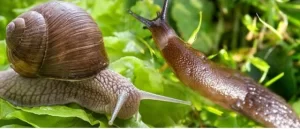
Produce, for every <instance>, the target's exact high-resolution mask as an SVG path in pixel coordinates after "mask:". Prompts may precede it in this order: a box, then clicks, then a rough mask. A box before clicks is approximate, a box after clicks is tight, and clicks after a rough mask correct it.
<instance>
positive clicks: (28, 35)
mask: <svg viewBox="0 0 300 129" xmlns="http://www.w3.org/2000/svg"><path fill="white" fill-rule="evenodd" d="M6 41H7V53H8V59H9V61H10V63H11V67H12V69H13V70H12V69H10V70H6V71H2V72H0V98H2V99H5V100H7V101H8V102H11V103H12V104H14V105H16V106H26V107H33V106H45V105H62V104H67V103H77V104H79V105H81V106H82V107H85V108H87V109H89V110H91V111H94V112H97V113H105V114H110V115H111V118H110V120H109V124H110V125H112V124H113V121H114V120H115V118H116V117H119V118H122V119H127V118H130V117H132V116H133V115H134V114H136V113H137V112H138V107H139V104H140V101H141V100H143V99H152V100H160V101H167V102H174V103H181V104H187V105H190V103H189V102H186V101H182V100H177V99H173V98H169V97H165V96H160V95H156V94H152V93H148V92H145V91H141V90H139V89H137V88H135V87H134V85H133V84H132V83H131V82H130V81H129V80H128V79H126V78H125V77H123V76H121V75H120V74H118V73H115V72H113V71H112V70H109V69H108V65H109V63H108V62H109V61H108V58H107V54H106V51H105V49H104V43H103V39H102V35H101V32H100V30H99V28H98V26H97V24H96V23H95V22H94V20H93V19H92V18H91V17H90V16H89V14H88V13H86V12H85V11H84V10H83V9H81V8H79V7H77V6H75V5H73V4H70V3H66V2H58V1H55V2H48V3H45V4H41V5H39V6H36V7H34V8H33V9H31V10H30V11H28V12H25V13H23V14H21V15H20V16H19V17H17V18H16V19H14V20H13V21H12V22H10V23H9V24H8V25H7V37H6Z"/></svg>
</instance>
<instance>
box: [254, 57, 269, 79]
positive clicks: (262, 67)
mask: <svg viewBox="0 0 300 129" xmlns="http://www.w3.org/2000/svg"><path fill="white" fill-rule="evenodd" d="M250 62H251V64H253V65H254V66H255V67H257V68H258V69H259V70H261V71H263V75H262V76H261V78H260V80H259V82H260V83H261V82H263V81H264V80H265V78H266V76H267V74H268V71H269V68H270V66H269V65H268V63H266V62H265V61H264V60H262V59H260V58H258V57H252V58H250Z"/></svg>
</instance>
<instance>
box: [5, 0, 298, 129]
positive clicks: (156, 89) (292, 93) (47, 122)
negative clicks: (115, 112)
mask: <svg viewBox="0 0 300 129" xmlns="http://www.w3.org/2000/svg"><path fill="white" fill-rule="evenodd" d="M43 2H45V0H27V1H24V0H11V1H1V5H0V6H1V8H0V70H5V69H7V68H8V67H9V62H8V61H7V57H6V45H5V28H6V25H7V24H8V23H9V21H11V20H12V19H14V18H15V17H17V16H18V15H19V14H21V13H22V12H24V11H26V10H28V9H30V8H32V7H33V6H35V5H37V4H40V3H43ZM68 2H72V3H74V4H76V5H78V6H80V7H82V8H83V9H85V10H86V11H87V12H88V13H89V14H90V15H91V16H92V17H93V18H94V19H95V21H96V23H97V24H98V26H99V28H100V29H101V31H102V34H103V37H104V42H105V48H106V52H107V54H108V56H109V59H110V62H111V64H110V68H111V69H113V70H114V71H116V72H118V73H120V74H122V75H123V76H125V77H127V78H129V79H130V80H131V82H133V83H134V85H135V86H136V87H137V88H139V89H142V90H145V91H149V92H152V93H156V94H161V95H165V96H170V97H174V98H178V99H183V100H189V101H191V102H192V103H193V106H192V107H189V106H185V105H179V104H172V103H166V102H158V101H151V100H145V101H142V102H141V105H140V109H139V114H138V115H137V116H135V117H133V118H130V119H128V120H120V119H117V120H116V121H115V125H114V127H260V125H258V124H257V123H255V122H253V121H252V120H249V119H248V118H246V117H244V116H242V115H239V114H237V113H234V112H231V111H228V110H226V109H223V108H222V107H220V106H218V105H216V104H214V103H212V102H211V101H209V100H207V99H205V98H204V97H202V96H201V95H199V94H198V93H196V92H194V91H192V90H191V89H189V88H187V87H186V86H184V85H183V84H182V83H181V82H180V81H179V80H178V79H177V78H176V76H175V75H174V74H173V72H172V71H171V69H170V68H168V67H164V64H165V61H164V59H163V58H162V56H161V54H160V53H159V51H158V49H157V48H156V47H155V45H154V43H153V40H152V39H151V34H150V32H149V31H148V30H144V29H142V28H143V25H142V24H141V23H140V22H138V21H137V20H135V19H134V18H133V17H131V16H130V15H129V14H128V13H127V10H128V9H132V10H133V11H134V12H136V13H138V14H140V15H142V16H144V17H147V18H154V17H155V16H156V12H157V11H159V10H160V7H161V5H162V1H161V0H143V1H140V0H81V1H79V0H69V1H68ZM170 2H171V4H170V6H169V17H168V21H169V23H170V24H171V26H172V27H174V29H175V30H176V32H177V33H178V34H179V36H180V37H182V38H183V40H185V41H187V40H188V39H189V38H190V37H191V35H193V38H192V39H195V40H194V41H193V44H192V46H193V47H194V48H196V49H198V50H200V51H202V52H204V53H206V55H208V56H209V55H211V56H210V57H211V58H210V59H212V60H214V61H215V62H218V63H221V64H224V65H225V66H228V67H231V68H233V69H237V70H240V71H243V72H245V73H247V74H249V75H250V76H251V77H253V78H254V79H256V80H260V82H262V83H263V84H265V85H267V86H268V88H270V89H271V90H273V91H274V92H276V93H277V94H279V95H281V96H283V97H284V98H285V99H286V100H288V101H289V103H290V104H291V105H292V107H293V108H294V109H295V111H296V112H297V113H298V114H300V110H299V109H300V99H299V98H300V86H299V83H300V71H299V67H300V40H299V38H300V28H299V26H300V16H299V15H298V14H299V13H300V12H299V7H300V2H297V1H292V0H291V1H286V0H277V1H274V0H265V1H261V0H240V1H237V0H231V1H223V0H219V1H210V0H172V1H170ZM199 12H202V15H201V16H199ZM257 15H258V16H259V18H258V17H257ZM200 17H201V19H202V20H200V21H201V27H200V26H198V25H199V19H200ZM197 28H200V30H199V32H198V33H196V32H197V31H198V30H197ZM109 117H110V116H106V115H104V114H97V113H93V112H91V111H89V110H86V109H83V108H82V107H80V106H78V105H76V104H68V105H59V106H42V107H33V108H25V107H16V106H13V105H11V104H9V103H8V102H6V101H4V100H2V99H0V127H108V124H107V123H108V122H107V121H108V119H109Z"/></svg>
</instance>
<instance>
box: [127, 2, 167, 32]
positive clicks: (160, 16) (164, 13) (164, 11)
mask: <svg viewBox="0 0 300 129" xmlns="http://www.w3.org/2000/svg"><path fill="white" fill-rule="evenodd" d="M168 1H169V0H165V2H164V6H163V8H162V12H161V13H159V12H158V13H157V17H156V18H154V19H153V20H149V19H147V18H144V17H142V16H140V15H138V14H136V13H134V12H132V11H131V10H128V13H129V14H131V15H132V16H133V17H134V18H136V19H137V20H139V21H140V22H142V23H143V24H145V25H146V27H147V28H150V27H151V26H153V25H154V24H156V23H159V22H161V21H163V22H165V20H166V17H167V9H168Z"/></svg>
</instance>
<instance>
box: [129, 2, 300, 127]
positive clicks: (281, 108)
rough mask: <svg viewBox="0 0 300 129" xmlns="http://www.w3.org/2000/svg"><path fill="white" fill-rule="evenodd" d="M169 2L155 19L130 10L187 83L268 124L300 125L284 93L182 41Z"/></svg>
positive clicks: (231, 107) (202, 92)
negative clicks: (169, 19) (168, 14)
mask: <svg viewBox="0 0 300 129" xmlns="http://www.w3.org/2000/svg"><path fill="white" fill-rule="evenodd" d="M167 4H168V0H165V3H164V7H163V11H162V13H161V14H160V16H158V17H157V18H155V19H154V20H148V19H145V18H143V17H141V16H139V15H137V14H135V13H133V12H131V11H129V13H130V14H131V15H133V16H134V17H135V18H137V19H138V20H140V21H141V22H142V23H144V24H145V25H146V27H147V28H148V29H149V30H150V31H151V33H152V37H153V39H154V42H155V43H156V46H157V47H158V49H160V51H161V53H162V55H163V57H164V58H165V60H166V62H167V63H168V64H169V66H170V67H171V68H172V69H173V71H174V73H175V74H176V75H177V77H178V78H179V79H180V80H181V81H182V82H183V83H184V84H185V85H186V86H189V87H190V88H192V89H194V90H196V91H197V92H199V93H200V94H201V95H203V96H205V97H206V98H209V99H210V100H212V101H213V102H215V103H217V104H219V105H221V106H223V107H224V108H227V109H231V110H234V111H237V112H239V113H242V114H244V115H246V116H248V117H250V118H252V119H253V120H255V121H257V122H259V123H261V124H263V125H264V126H266V127H298V128H299V127H300V120H299V117H298V116H297V114H296V113H295V112H294V111H293V110H292V109H291V107H290V106H289V105H288V104H287V103H286V102H285V100H283V99H282V98H281V97H279V96H277V95H276V94H274V93H272V92H271V91H269V90H268V89H266V88H264V87H263V86H261V85H260V84H258V83H256V82H255V81H254V80H253V79H251V78H250V77H247V76H245V75H243V74H242V73H240V72H238V71H234V70H232V69H228V68H226V67H223V66H220V65H217V64H215V63H213V62H212V61H210V60H208V59H207V58H206V56H205V55H204V54H203V53H201V52H199V51H197V50H195V49H193V48H191V47H190V46H188V45H187V43H185V42H184V41H182V40H181V39H180V38H179V37H178V36H177V34H176V33H175V31H174V30H173V29H172V28H171V27H170V26H169V25H168V24H167V22H166V20H165V18H166V10H167Z"/></svg>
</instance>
